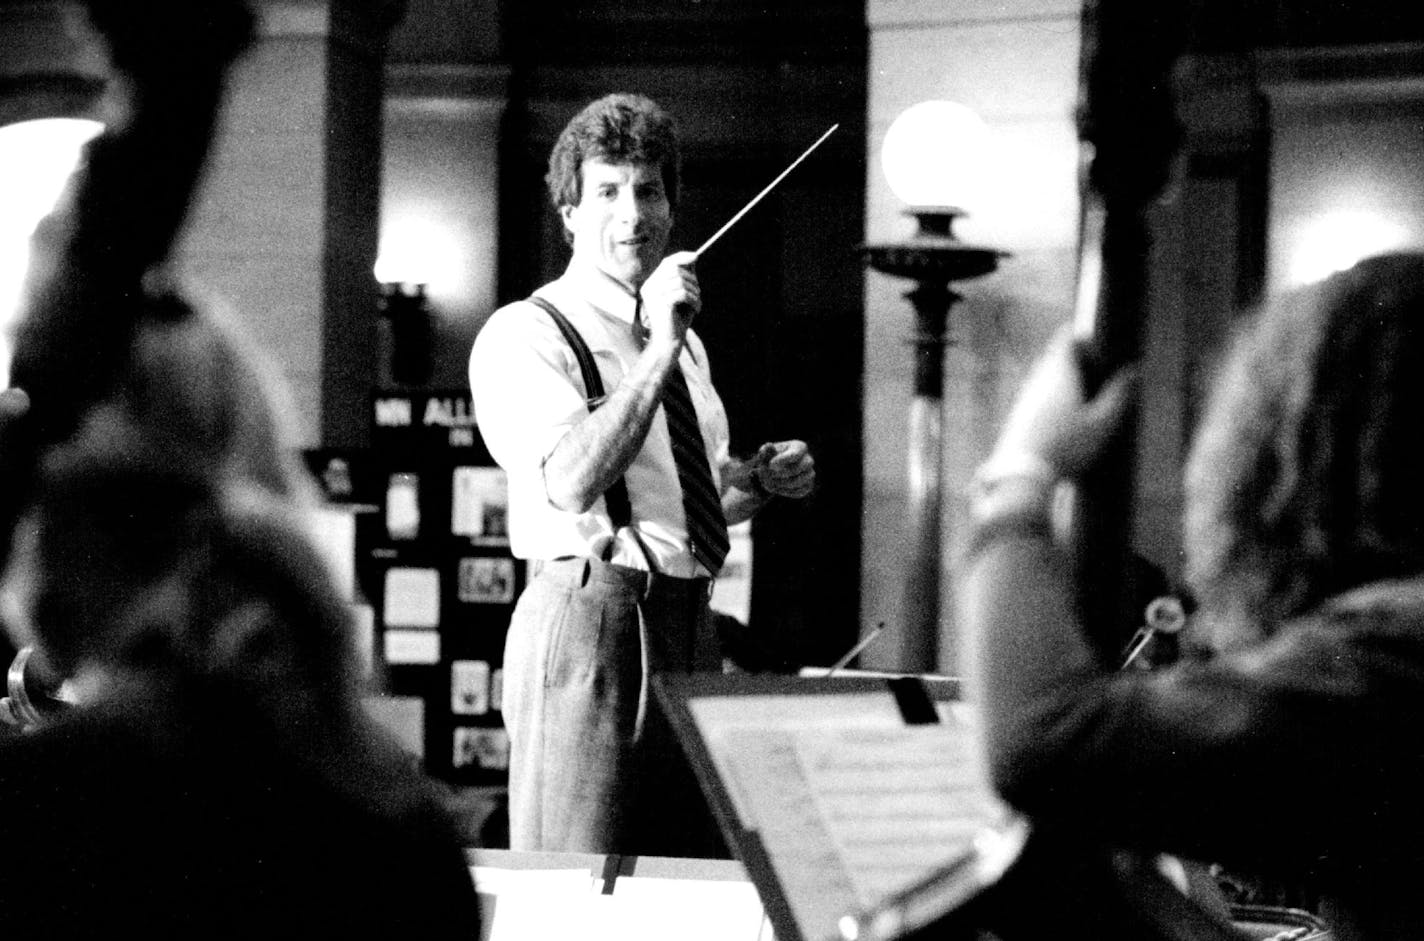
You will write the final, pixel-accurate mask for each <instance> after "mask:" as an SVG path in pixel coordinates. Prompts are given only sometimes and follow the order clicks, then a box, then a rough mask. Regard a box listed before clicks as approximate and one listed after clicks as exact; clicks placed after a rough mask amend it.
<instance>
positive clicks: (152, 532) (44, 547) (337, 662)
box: [0, 0, 479, 939]
mask: <svg viewBox="0 0 1424 941" xmlns="http://www.w3.org/2000/svg"><path fill="white" fill-rule="evenodd" d="M88 7H89V12H90V14H91V17H92V19H93V21H94V24H95V25H96V26H97V27H98V28H99V31H100V32H101V33H102V34H103V35H104V36H105V37H106V39H107V40H108V41H109V45H110V53H111V58H112V61H113V63H114V65H115V69H116V71H117V72H118V73H119V74H120V75H121V77H122V78H124V79H126V81H124V82H121V83H118V84H119V85H121V86H122V87H124V88H126V89H128V95H127V97H126V99H125V100H124V105H125V106H126V110H125V111H124V112H122V114H121V116H120V117H119V118H118V119H117V120H116V121H115V122H114V123H112V124H111V125H110V126H109V127H108V129H107V130H106V131H105V132H104V133H103V134H102V135H100V136H99V137H98V138H96V139H95V140H94V141H92V142H91V143H90V145H89V146H88V147H87V148H86V152H85V161H84V164H83V166H82V167H81V169H80V170H79V171H78V173H77V174H76V176H75V179H74V180H73V181H71V186H70V190H69V192H68V193H67V195H66V197H65V199H64V200H63V201H62V204H61V207H60V208H59V209H57V210H56V211H55V213H53V214H52V215H51V216H50V217H49V218H48V219H47V220H46V221H45V222H44V223H42V225H41V227H40V229H39V230H38V231H37V234H36V238H35V241H34V252H33V261H32V265H31V271H30V275H29V280H28V282H27V284H26V288H25V296H24V298H23V299H22V310H21V319H20V321H19V323H18V327H17V329H16V335H15V342H14V366H13V370H12V382H13V383H14V384H15V385H16V386H17V387H18V389H19V390H23V391H18V390H16V389H11V390H8V391H6V392H4V393H3V394H0V550H8V551H5V552H4V554H5V565H4V576H3V585H4V597H5V599H6V600H7V604H6V606H5V610H4V614H5V628H6V632H7V633H8V634H9V635H10V637H11V640H12V642H13V643H14V644H15V646H16V648H18V649H24V648H30V649H31V650H32V653H31V654H30V659H29V661H28V663H27V664H26V670H27V672H30V671H33V674H34V678H35V681H36V686H37V687H39V688H41V689H52V688H54V687H55V686H57V685H58V681H60V680H64V681H65V686H66V688H67V696H66V702H67V706H66V707H64V708H58V707H55V708H53V709H51V710H50V714H48V715H47V716H44V717H42V718H40V720H39V721H37V722H32V723H31V725H30V727H29V728H27V729H26V731H25V732H24V734H19V735H11V736H7V737H6V738H5V739H4V740H3V741H0V852H3V854H4V859H5V873H4V876H3V877H0V935H4V936H5V937H7V938H10V937H15V938H21V937H36V938H38V937H54V938H91V937H111V936H116V935H137V936H140V937H154V938H229V937H231V938H239V937H241V938H261V937H348V938H349V937H354V938H397V937H399V938H427V939H428V938H473V937H478V936H479V916H478V910H477V906H476V898H475V893H474V888H473V886H472V884H471V881H470V872H469V868H468V866H467V865H466V862H465V858H464V854H463V852H462V848H461V846H460V843H459V842H458V839H457V837H456V835H455V834H456V829H455V827H454V826H453V824H452V822H451V821H450V820H449V819H448V818H447V816H446V814H445V812H444V809H443V806H442V804H441V802H440V801H439V799H438V797H437V795H436V794H435V792H434V791H433V790H432V787H433V786H432V785H431V784H430V783H429V782H428V781H426V780H425V779H424V778H422V777H421V776H420V775H419V774H418V772H417V771H416V770H415V769H414V768H413V767H412V765H411V762H410V760H409V759H408V757H407V756H406V755H404V754H403V753H402V752H401V751H400V750H399V749H398V748H397V746H396V745H395V744H394V742H393V741H392V740H391V739H389V738H388V737H387V736H385V735H384V734H383V733H381V732H380V731H379V730H378V729H377V727H376V725H375V724H374V723H373V722H372V721H371V720H370V719H369V718H368V717H367V716H366V714H365V712H364V710H363V708H362V705H361V698H360V696H361V691H362V690H361V682H362V680H361V674H360V670H359V666H358V662H357V656H356V651H355V645H354V636H353V633H352V630H351V624H350V622H349V614H348V610H349V609H348V606H347V604H346V603H345V600H344V599H343V598H342V597H341V596H340V594H339V592H338V591H337V588H336V581H335V579H334V577H333V575H332V572H331V570H330V569H329V568H328V566H327V564H326V561H325V559H324V557H323V556H322V555H321V553H320V552H319V550H318V549H317V548H316V546H317V544H316V542H315V540H314V539H313V538H312V536H311V533H310V530H309V528H308V523H309V521H310V513H311V512H312V511H313V510H314V506H315V504H314V501H315V499H316V497H315V489H314V484H312V482H311V481H310V480H309V479H307V478H306V477H304V476H303V475H302V472H301V471H299V469H298V464H297V457H296V453H295V451H294V450H293V444H294V442H293V441H292V440H290V439H289V438H288V436H286V435H285V434H284V433H283V431H282V429H281V428H280V426H279V424H278V422H277V411H276V410H275V409H274V407H273V403H272V400H271V398H270V395H271V392H272V389H271V387H270V386H269V383H268V381H267V379H266V377H265V376H264V375H263V374H262V373H261V371H260V370H259V369H258V368H257V366H256V364H255V360H254V359H253V358H251V357H250V356H249V355H248V354H247V353H246V352H245V351H244V350H243V349H242V348H241V347H240V346H239V345H238V343H237V342H236V341H235V339H234V337H233V335H232V334H231V333H229V332H228V331H227V330H226V329H224V328H223V327H222V326H221V325H220V324H219V322H218V321H217V320H216V319H215V318H214V317H212V316H210V315H209V314H208V313H206V312H205V311H202V310H199V309H196V308H195V306H194V305H192V304H191V303H189V302H188V301H187V300H185V299H184V298H183V297H182V296H181V295H180V294H179V293H178V292H176V291H175V290H173V289H172V288H171V287H170V286H168V284H167V280H166V278H165V277H164V269H165V267H166V266H165V262H166V256H167V251H168V248H169V246H170V244H171V240H172V238H173V235H174V233H175V232H176V230H177V227H178V225H179V224H180V223H181V221H182V219H183V217H184V215H185V213H186V208H187V204H188V200H189V197H190V195H191V190H192V187H193V185H194V183H195V181H196V179H197V176H198V170H199V169H200V168H201V166H202V163H203V160H204V156H205V154H206V148H207V143H208V132H209V128H210V126H211V122H212V121H213V119H214V112H215V110H216V106H217V102H218V99H219V92H220V90H221V87H222V80H223V76H224V72H225V68H226V65H227V64H228V62H229V61H230V60H231V59H232V58H233V57H234V56H235V55H236V54H237V53H238V51H240V49H241V48H242V47H243V46H244V44H245V42H246V40H247V37H248V35H249V34H250V29H251V21H250V16H249V15H248V13H247V11H246V9H245V8H244V7H243V6H242V5H241V4H239V3H235V2H217V0H214V2H211V3H203V4H194V3H191V2H189V0H155V2H152V3H144V4H119V3H116V2H113V0H94V2H91V3H90V4H89V5H88ZM174 35H177V36H180V37H182V41H181V42H174V40H173V38H172V37H173V36H174ZM11 689H13V686H11ZM12 705H13V704H12ZM5 715H6V716H8V717H9V718H11V719H18V718H21V717H20V716H18V715H17V714H15V713H14V712H13V711H7V712H6V713H5ZM29 718H31V719H33V718H34V717H29Z"/></svg>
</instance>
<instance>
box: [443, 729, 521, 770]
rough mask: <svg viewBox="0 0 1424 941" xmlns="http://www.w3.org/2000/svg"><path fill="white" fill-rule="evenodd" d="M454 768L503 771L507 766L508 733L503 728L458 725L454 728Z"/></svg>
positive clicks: (452, 759)
mask: <svg viewBox="0 0 1424 941" xmlns="http://www.w3.org/2000/svg"><path fill="white" fill-rule="evenodd" d="M454 745H455V747H454V754H453V755H452V756H451V762H450V763H451V765H452V767H454V768H457V769H458V768H482V769H486V770H491V771H503V770H505V769H506V768H508V767H509V735H508V734H507V733H506V732H505V731H504V729H493V728H474V727H471V726H459V727H458V728H456V729H455V738H454Z"/></svg>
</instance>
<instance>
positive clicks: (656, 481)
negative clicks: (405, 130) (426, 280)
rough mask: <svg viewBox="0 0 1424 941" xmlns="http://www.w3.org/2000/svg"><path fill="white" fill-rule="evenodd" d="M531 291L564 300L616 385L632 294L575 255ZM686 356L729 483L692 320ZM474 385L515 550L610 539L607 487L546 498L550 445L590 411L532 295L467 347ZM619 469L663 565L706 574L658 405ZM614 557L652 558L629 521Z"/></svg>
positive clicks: (629, 352) (715, 463)
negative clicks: (561, 500)
mask: <svg viewBox="0 0 1424 941" xmlns="http://www.w3.org/2000/svg"><path fill="white" fill-rule="evenodd" d="M535 293H536V294H538V295H539V296H540V297H542V298H544V299H545V300H547V301H548V302H549V303H551V304H553V305H554V306H555V307H557V308H558V309H559V311H560V312H561V313H563V315H564V316H565V317H567V318H568V319H569V322H570V323H572V324H573V325H574V328H575V329H576V330H578V332H579V333H580V334H581V335H582V336H583V339H584V342H585V343H587V344H588V347H589V349H590V350H591V351H592V353H593V358H594V362H595V364H596V365H597V367H598V371H599V374H600V375H601V376H602V378H603V387H604V391H605V392H606V393H608V394H611V393H612V392H613V390H614V389H616V388H617V387H618V385H619V384H620V383H621V382H622V381H623V376H624V375H625V373H626V372H627V371H628V370H629V369H630V368H631V367H632V364H633V362H634V360H636V359H637V358H638V355H639V352H640V351H639V346H638V343H637V341H636V340H635V339H634V337H633V330H632V326H633V315H634V310H635V305H636V298H634V296H633V295H632V294H630V293H628V291H627V289H626V288H624V287H623V286H622V285H621V284H619V283H618V282H617V281H614V280H613V279H612V278H609V277H608V276H607V275H604V274H603V273H602V272H600V271H598V270H596V269H592V268H585V267H583V266H576V265H574V264H571V265H570V266H569V268H568V270H566V271H565V272H564V274H563V276H562V277H560V278H559V279H558V280H557V281H553V282H551V283H549V284H546V285H544V286H543V287H542V288H540V289H539V290H538V291H536V292H535ZM680 365H681V367H682V371H683V375H684V376H686V378H687V386H688V390H689V391H690V392H691V394H692V402H693V406H694V407H695V408H696V410H697V419H698V425H699V426H700V427H701V429H702V440H703V442H704V444H705V445H706V447H707V453H708V460H709V462H710V463H711V466H712V477H713V480H714V482H715V483H716V484H717V487H718V491H719V492H722V490H723V487H722V484H721V474H720V471H721V468H722V466H723V464H724V463H725V462H726V460H727V459H728V446H729V435H728V429H727V413H726V410H725V409H724V408H723V406H722V400H721V399H720V398H719V397H718V396H717V392H716V390H715V389H714V388H713V387H712V375H711V371H710V370H709V368H708V363H707V353H706V350H705V349H704V348H703V346H702V341H701V340H700V339H698V337H697V336H696V334H694V333H693V332H692V331H691V330H689V331H688V333H687V343H686V345H685V346H684V348H683V351H682V354H681V359H680ZM470 392H471V398H472V401H473V404H474V411H475V421H476V423H477V424H478V425H479V429H480V433H481V434H482V435H483V436H484V440H485V444H486V446H487V447H488V448H489V451H490V454H491V455H493V457H494V459H495V461H497V462H498V463H499V465H500V466H501V467H503V468H504V470H505V472H506V473H507V474H508V477H509V542H510V550H511V551H512V552H513V553H514V555H515V556H516V557H518V558H521V559H556V558H560V557H563V556H586V557H592V558H602V557H603V556H604V551H605V549H606V548H607V547H608V542H609V540H610V539H614V538H615V537H614V533H613V525H612V522H611V521H610V519H609V516H608V507H607V503H606V502H605V500H604V498H603V497H599V498H598V500H597V501H596V502H595V503H594V505H593V506H592V507H590V508H589V510H588V511H587V512H584V513H571V512H569V511H567V510H561V509H559V508H558V507H556V506H554V505H553V504H552V503H551V502H550V501H549V497H548V491H547V489H546V487H545V485H544V463H545V461H546V460H547V459H548V457H549V454H550V453H551V452H552V451H553V450H554V446H555V445H557V444H558V443H559V440H560V439H561V438H563V436H564V435H565V434H566V433H567V432H568V431H569V429H570V428H572V427H573V426H574V425H575V424H576V423H577V422H578V421H579V420H580V419H581V418H583V417H584V416H585V415H587V414H588V411H589V409H588V403H587V402H586V400H585V393H584V385H583V375H582V373H581V372H580V371H579V366H578V360H577V359H576V358H575V356H574V353H573V350H572V349H571V348H570V347H569V344H568V342H567V341H566V340H565V339H564V337H563V334H561V333H560V332H559V329H558V327H557V326H556V325H555V324H554V321H553V319H552V318H551V317H550V316H549V315H548V314H547V313H545V312H544V311H543V310H541V309H540V308H539V307H537V306H536V305H534V304H532V303H530V302H529V301H516V302H514V303H512V304H508V305H506V306H504V307H501V308H500V309H499V310H497V311H495V312H494V314H493V315H492V316H491V317H490V319H489V321H488V322H486V323H485V325H484V326H483V327H482V328H481V329H480V332H479V334H478V335H477V336H476V338H475V343H474V348H473V349H472V351H471V353H470ZM624 480H625V482H626V484H627V487H628V497H629V502H630V503H631V505H632V510H633V526H634V527H635V528H636V529H637V531H638V534H639V536H640V537H641V538H642V541H643V543H644V545H646V546H647V547H648V550H649V551H650V552H651V553H652V556H653V563H654V565H656V567H657V570H658V571H660V572H662V573H663V574H665V575H674V576H678V577H682V578H691V577H694V576H700V575H701V576H705V575H707V574H708V573H707V571H706V570H705V569H703V568H702V566H701V565H699V564H698V563H697V562H696V561H695V560H694V559H693V557H692V555H691V553H690V552H688V549H687V543H688V540H687V523H686V519H685V517H684V515H683V509H682V488H681V486H680V485H679V484H678V478H677V468H676V466H675V465H674V463H673V456H672V445H671V442H670V441H669V438H668V429H667V419H666V417H665V415H664V414H663V410H662V408H661V407H659V409H658V413H657V415H655V416H654V417H653V422H652V425H651V426H650V428H649V430H648V436H647V439H646V440H645V441H644V442H643V447H642V450H640V451H639V452H638V454H637V456H636V457H635V458H634V459H633V463H632V464H631V465H629V467H628V470H627V472H626V473H625V474H624ZM609 561H611V562H614V563H616V564H619V565H626V566H630V567H632V568H638V569H647V568H648V562H647V560H646V559H645V558H644V556H643V552H642V550H641V549H640V548H639V547H638V545H637V542H636V541H635V540H634V539H633V538H632V537H631V535H630V534H629V533H628V532H626V531H625V532H623V533H621V534H618V535H617V538H616V542H615V543H614V547H613V554H612V557H611V558H610V559H609Z"/></svg>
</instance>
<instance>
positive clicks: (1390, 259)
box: [963, 254, 1424, 939]
mask: <svg viewBox="0 0 1424 941" xmlns="http://www.w3.org/2000/svg"><path fill="white" fill-rule="evenodd" d="M1129 387H1130V379H1129V378H1127V377H1118V378H1116V379H1114V380H1113V381H1111V382H1109V383H1108V384H1107V385H1106V386H1105V387H1104V390H1103V391H1102V392H1101V393H1100V394H1099V395H1098V396H1097V397H1095V398H1094V399H1093V400H1092V401H1090V402H1087V403H1085V402H1084V401H1083V396H1082V394H1081V391H1080V389H1081V383H1080V376H1079V373H1078V368H1077V365H1076V360H1075V357H1074V356H1073V355H1072V349H1071V347H1070V345H1069V344H1068V343H1067V342H1066V341H1060V342H1059V343H1058V344H1057V345H1056V346H1055V348H1053V349H1051V350H1050V351H1049V352H1048V353H1047V354H1046V355H1045V357H1044V358H1043V359H1041V360H1040V362H1039V364H1038V366H1037V367H1036V370H1035V372H1034V374H1033V375H1032V376H1031V378H1030V380H1029V382H1028V384H1027V385H1026V386H1025V388H1024V389H1023V391H1022V392H1021V393H1020V396H1019V399H1018V402H1017V403H1016V405H1015V407H1014V409H1013V411H1012V412H1011V414H1010V417H1009V420H1008V422H1007V424H1006V426H1005V428H1004V430H1003V432H1002V434H1001V437H1000V440H999V443H998V445H997V447H996V450H995V452H994V454H993V455H992V456H991V458H990V459H989V461H988V462H986V464H985V465H984V467H983V468H981V470H980V472H979V474H978V477H977V482H976V487H975V493H976V495H975V498H974V513H975V517H976V531H975V535H974V539H973V546H972V548H971V558H970V561H969V565H968V568H967V573H966V582H965V584H964V586H963V587H964V598H965V601H964V613H965V617H966V621H967V626H968V628H969V630H970V631H971V634H972V637H973V639H974V649H975V657H976V663H975V687H976V692H975V694H976V696H977V698H978V699H979V702H980V704H981V706H982V710H983V721H984V724H985V739H986V747H987V752H988V761H989V766H990V770H991V773H992V775H993V780H994V783H995V785H996V786H997V787H998V788H999V790H1000V791H1001V793H1002V794H1003V796H1004V797H1005V798H1006V799H1007V800H1008V801H1009V802H1010V803H1012V804H1013V805H1014V806H1016V807H1017V808H1018V809H1020V810H1022V811H1023V812H1025V813H1026V814H1028V815H1029V817H1030V818H1031V819H1033V820H1034V821H1035V822H1042V823H1045V824H1050V825H1052V826H1054V827H1055V828H1057V829H1060V830H1067V831H1069V832H1071V833H1076V834H1078V835H1079V837H1080V838H1081V840H1082V841H1083V843H1084V845H1108V846H1120V847H1126V848H1130V849H1138V850H1143V851H1148V852H1169V853H1173V854H1178V855H1180V856H1183V857H1187V858H1191V859H1202V860H1209V861H1214V862H1220V863H1222V864H1225V865H1227V866H1228V867H1230V868H1235V869H1237V870H1238V871H1246V872H1253V873H1261V874H1266V875H1269V876H1271V877H1274V878H1278V879H1281V880H1283V881H1286V882H1293V883H1297V884H1299V883H1304V884H1307V885H1309V886H1311V888H1312V889H1313V890H1314V891H1317V892H1318V893H1320V896H1321V897H1322V898H1323V899H1324V901H1323V903H1322V906H1321V907H1322V914H1324V915H1325V916H1326V918H1327V919H1328V920H1329V921H1330V922H1331V925H1332V928H1333V930H1334V932H1335V935H1336V937H1338V938H1344V939H1357V938H1365V939H1372V938H1406V937H1424V910H1422V909H1421V908H1420V907H1419V906H1418V904H1417V901H1416V899H1415V895H1414V892H1413V889H1412V887H1413V883H1414V881H1415V879H1416V876H1417V874H1418V873H1419V872H1420V871H1421V870H1424V809H1422V808H1421V802H1420V798H1419V795H1420V794H1421V793H1424V731H1421V726H1420V722H1419V719H1418V715H1417V712H1418V709H1419V706H1420V703H1421V702H1424V487H1421V485H1420V482H1421V480H1424V449H1421V448H1420V447H1419V446H1418V442H1417V435H1418V432H1419V429H1420V428H1421V427H1424V255H1419V254H1396V255H1390V256H1383V257H1377V258H1372V259H1367V260H1365V261H1363V262H1360V263H1359V264H1357V265H1356V266H1355V267H1353V268H1352V269H1350V270H1348V271H1345V272H1341V273H1339V274H1336V275H1334V276H1332V277H1331V278H1329V279H1327V280H1326V281H1324V282H1321V283H1319V284H1316V285H1312V286H1309V287H1306V288H1303V289H1301V290H1299V291H1297V292H1294V293H1290V294H1287V295H1284V296H1282V297H1280V298H1278V299H1276V300H1274V301H1273V302H1271V303H1270V304H1269V305H1267V306H1266V308H1265V309H1264V310H1263V311H1262V312H1261V313H1260V314H1259V315H1258V317H1257V318H1256V319H1255V320H1254V321H1252V322H1251V323H1250V324H1248V329H1247V330H1245V332H1244V333H1243V334H1241V335H1240V336H1239V337H1237V342H1236V344H1235V346H1234V347H1233V349H1232V351H1231V353H1230V356H1229V357H1228V359H1227V361H1226V363H1225V368H1224V370H1223V371H1222V372H1221V374H1220V375H1219V377H1218V383H1217V385H1216V387H1215V390H1214V395H1213V397H1212V400H1211V403H1210V406H1209V408H1208V410H1207V412H1206V413H1205V417H1204V420H1203V423H1202V426H1201V428H1200V429H1199V432H1198V435H1197V437H1196V440H1195V444H1194V447H1193V450H1192V454H1191V457H1190V459H1189V462H1188V467H1187V479H1186V508H1185V522H1186V550H1187V571H1186V575H1187V579H1188V581H1189V582H1190V586H1191V588H1192V589H1193V592H1194V594H1195V597H1196V598H1197V600H1198V601H1199V603H1200V608H1199V610H1198V612H1197V613H1196V615H1195V618H1194V621H1193V623H1192V624H1191V625H1190V626H1189V627H1188V631H1189V632H1190V634H1191V636H1192V638H1193V640H1194V643H1195V644H1196V647H1197V649H1196V651H1195V652H1194V653H1188V655H1186V656H1184V657H1183V658H1182V659H1181V660H1179V661H1178V662H1177V663H1175V664H1173V665H1171V666H1168V667H1165V668H1163V669H1159V670H1155V671H1150V672H1148V671H1123V672H1118V671H1115V670H1114V669H1113V667H1114V666H1116V665H1115V664H1107V665H1105V664H1102V663H1100V662H1099V661H1098V660H1097V659H1096V658H1095V656H1094V654H1093V652H1092V649H1093V648H1092V647H1091V646H1090V644H1089V643H1088V641H1087V640H1085V637H1084V630H1085V629H1087V630H1092V629H1093V625H1083V624H1081V623H1080V621H1079V618H1078V614H1077V610H1076V608H1075V597H1076V592H1075V586H1074V584H1073V580H1072V568H1071V564H1070V562H1069V560H1068V558H1067V556H1066V554H1065V552H1064V550H1063V548H1062V547H1061V546H1060V545H1059V544H1058V542H1057V541H1056V540H1055V532H1054V527H1053V523H1052V520H1051V518H1050V517H1051V503H1052V497H1053V493H1054V490H1055V486H1056V484H1057V483H1058V482H1059V481H1060V480H1071V479H1072V478H1074V477H1075V476H1077V475H1078V474H1081V473H1082V472H1083V471H1085V470H1086V469H1088V468H1089V467H1092V466H1094V462H1095V461H1096V460H1098V459H1099V455H1100V454H1102V453H1103V445H1104V444H1105V442H1106V441H1107V440H1108V439H1109V438H1110V437H1111V436H1112V434H1113V432H1114V431H1115V430H1116V428H1118V427H1119V426H1120V425H1121V423H1122V422H1123V420H1124V417H1125V415H1126V414H1127V413H1128V411H1129V409H1128V407H1127V403H1128V400H1129V391H1128V390H1129Z"/></svg>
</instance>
